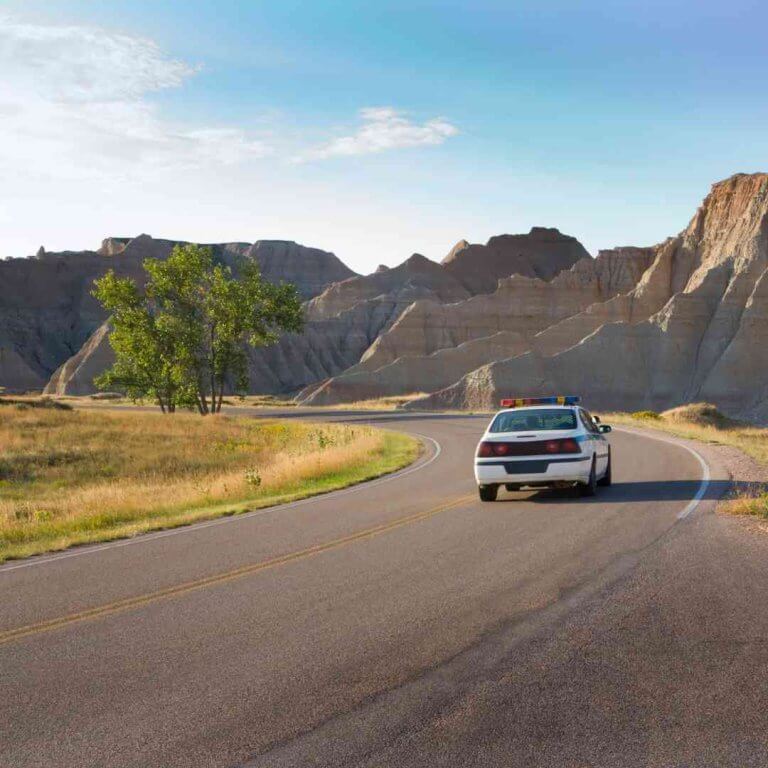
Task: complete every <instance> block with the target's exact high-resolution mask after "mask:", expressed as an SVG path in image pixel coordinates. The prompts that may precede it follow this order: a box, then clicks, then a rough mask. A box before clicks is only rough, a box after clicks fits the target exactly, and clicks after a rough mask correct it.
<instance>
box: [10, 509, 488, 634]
mask: <svg viewBox="0 0 768 768" xmlns="http://www.w3.org/2000/svg"><path fill="white" fill-rule="evenodd" d="M474 498H475V497H474V495H467V496H461V497H459V498H456V499H454V500H453V501H450V502H448V503H445V504H441V505H439V506H437V507H433V508H432V509H428V510H427V511H425V512H417V513H415V514H412V515H406V516H405V517H399V518H397V519H395V520H392V521H391V522H389V523H382V524H381V525H375V526H373V527H372V528H366V529H364V530H362V531H358V532H357V533H351V534H349V535H348V536H342V537H341V538H338V539H333V540H331V541H326V542H324V543H322V544H315V545H314V546H312V547H307V548H306V549H302V550H299V551H298V552H290V553H289V554H287V555H280V556H279V557H273V558H271V559H269V560H262V561H261V562H258V563H251V564H250V565H243V566H240V567H239V568H234V569H233V570H231V571H225V572H224V573H217V574H215V575H214V576H206V577H205V578H202V579H195V580H194V581H186V582H184V583H182V584H177V585H176V586H174V587H167V588H166V589H159V590H157V591H156V592H149V593H147V594H144V595H137V596H136V597H127V598H125V599H123V600H116V601H114V602H112V603H107V604H106V605H99V606H96V607H95V608H89V609H88V610H85V611H80V612H79V613H71V614H69V615H67V616H60V617H58V618H55V619H48V620H47V621H41V622H38V623H36V624H28V625H26V626H23V627H16V628H15V629H7V630H4V631H2V632H0V645H4V644H6V643H10V642H13V641H14V640H21V639H22V638H25V637H30V636H31V635H37V634H40V633H42V632H51V631H52V630H55V629H61V628H62V627H67V626H69V625H70V624H77V623H79V622H81V621H88V620H90V619H97V618H102V617H104V616H111V615H112V614H115V613H121V612H123V611H129V610H131V609H133V608H139V607H141V606H144V605H147V604H149V603H154V602H156V601H158V600H165V599H167V598H170V597H177V596H179V595H184V594H186V593H188V592H193V591H195V590H198V589H204V588H205V587H211V586H214V585H216V584H223V583H225V582H227V581H232V580H234V579H239V578H242V577H243V576H250V575H251V574H254V573H260V572H261V571H268V570H270V569H271V568H278V567H279V566H281V565H288V564H289V563H295V562H296V561H298V560H305V559H307V558H309V557H315V555H320V554H322V553H323V552H329V551H330V550H332V549H339V548H340V547H344V546H346V545H347V544H352V543H353V542H355V541H361V540H362V539H372V538H374V537H376V536H380V535H381V534H383V533H389V531H394V530H395V529H397V528H402V527H403V526H405V525H411V524H412V523H418V522H421V521H422V520H427V519H429V518H430V517H434V516H435V515H439V514H441V513H442V512H447V511H448V510H451V509H455V508H456V507H459V506H461V505H462V504H466V503H468V502H470V501H471V500H473V499H474Z"/></svg>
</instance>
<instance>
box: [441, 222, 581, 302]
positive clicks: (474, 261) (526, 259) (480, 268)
mask: <svg viewBox="0 0 768 768" xmlns="http://www.w3.org/2000/svg"><path fill="white" fill-rule="evenodd" d="M588 258H589V254H588V253H587V251H586V250H585V249H584V246H583V245H582V244H581V243H580V242H579V241H578V240H577V239H576V238H575V237H571V236H570V235H564V234H562V233H561V232H560V231H559V230H557V229H549V228H547V227H533V229H531V231H530V232H529V233H528V234H527V235H498V236H496V237H492V238H491V239H490V240H489V241H488V242H487V243H486V244H485V245H478V244H475V245H470V244H469V243H468V242H467V241H466V240H460V241H459V242H458V243H457V244H456V245H455V246H454V247H453V248H452V249H451V251H450V253H449V254H448V255H447V256H446V257H445V258H444V259H443V261H442V264H443V266H444V267H445V268H446V270H447V271H448V272H450V273H451V274H452V275H453V276H454V277H455V278H456V279H457V280H458V281H459V282H460V283H462V284H463V285H464V286H465V287H466V288H467V290H468V291H469V293H471V294H477V293H492V292H493V291H494V290H496V283H497V282H498V281H499V280H500V279H501V278H502V277H509V276H510V275H522V276H523V277H538V278H540V279H542V280H551V279H552V278H553V277H555V275H557V274H558V273H560V272H562V271H563V270H565V269H570V268H571V267H572V266H573V265H574V264H575V263H576V262H577V261H579V259H588Z"/></svg>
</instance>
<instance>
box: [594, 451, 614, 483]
mask: <svg viewBox="0 0 768 768" xmlns="http://www.w3.org/2000/svg"><path fill="white" fill-rule="evenodd" d="M597 484H598V485H602V486H603V487H607V486H609V485H610V484H611V452H610V451H608V466H607V467H606V468H605V474H604V475H603V476H602V477H601V478H600V479H599V480H598V481H597Z"/></svg>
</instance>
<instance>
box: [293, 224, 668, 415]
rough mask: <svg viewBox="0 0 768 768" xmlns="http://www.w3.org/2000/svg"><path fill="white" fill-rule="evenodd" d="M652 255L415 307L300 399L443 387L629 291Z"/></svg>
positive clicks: (626, 255)
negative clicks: (352, 363) (359, 356)
mask: <svg viewBox="0 0 768 768" xmlns="http://www.w3.org/2000/svg"><path fill="white" fill-rule="evenodd" d="M544 231H547V232H549V231H551V230H544ZM558 234H559V233H558ZM652 257H653V251H652V250H651V249H639V248H627V249H616V250H613V251H603V252H601V253H600V254H599V256H598V257H597V258H596V259H592V258H589V257H587V258H582V259H580V260H579V261H577V262H576V263H575V264H574V265H573V266H572V267H571V268H570V269H569V270H567V271H563V272H560V273H559V274H558V275H557V276H556V277H554V279H552V280H550V281H549V282H547V281H545V280H541V279H537V278H530V277H523V276H521V275H514V276H512V277H509V278H505V279H503V280H501V281H499V283H498V285H497V289H496V291H495V292H494V293H492V294H481V295H479V296H474V297H472V298H470V299H467V300H465V301H461V302H457V303H451V304H439V303H436V302H434V301H419V302H416V303H414V304H412V305H411V306H410V307H408V309H407V310H406V311H405V312H404V313H403V314H402V315H401V316H400V317H399V318H398V320H397V322H395V323H394V325H393V326H392V327H391V328H390V329H389V330H388V331H387V332H385V333H382V334H381V335H380V336H379V337H378V338H377V339H376V341H375V342H374V344H373V345H372V346H371V347H370V348H369V349H368V351H367V352H366V353H365V354H364V355H363V357H362V359H361V361H360V363H359V364H357V365H355V366H353V367H352V368H350V369H348V370H347V371H345V372H344V373H343V374H341V375H339V376H337V377H335V378H333V379H331V380H329V381H327V382H324V383H323V384H322V385H321V386H319V387H316V388H314V389H313V390H311V391H307V392H304V393H302V395H301V397H300V399H301V400H302V402H305V403H306V404H309V405H321V404H322V405H327V404H331V403H338V402H343V401H345V400H360V399H366V398H370V397H380V396H382V395H399V394H407V393H410V392H425V391H433V390H435V389H441V388H442V387H446V386H448V385H449V384H452V383H453V382H455V381H456V380H457V379H459V378H461V376H463V375H464V374H465V373H468V372H469V371H471V370H473V369H474V368H477V367H478V366H480V365H482V364H484V363H488V362H492V361H494V360H499V359H504V358H507V357H510V356H512V355H516V354H520V353H522V352H524V351H526V350H527V349H530V348H531V346H532V345H533V343H534V339H535V337H536V334H538V333H539V332H540V331H542V330H544V329H546V328H549V327H551V326H552V325H554V324H556V323H558V322H559V321H560V320H562V319H564V318H567V317H572V316H573V315H575V314H578V313H580V312H582V311H583V310H585V309H587V308H588V307H589V306H591V305H592V304H594V303H596V302H604V301H606V300H607V299H609V298H611V297H613V296H616V295H617V294H619V293H621V292H624V291H628V290H630V289H631V288H633V287H634V286H635V285H636V284H637V282H638V280H639V279H640V277H641V276H642V274H643V273H644V272H645V270H646V269H647V268H648V266H649V265H650V263H651V260H652Z"/></svg>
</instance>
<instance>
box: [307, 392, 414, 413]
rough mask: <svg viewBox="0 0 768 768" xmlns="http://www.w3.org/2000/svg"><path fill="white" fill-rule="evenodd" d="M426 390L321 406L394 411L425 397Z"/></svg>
mask: <svg viewBox="0 0 768 768" xmlns="http://www.w3.org/2000/svg"><path fill="white" fill-rule="evenodd" d="M424 394H425V393H424V392H412V393H410V394H408V395H392V396H391V397H377V398H373V399H371V400H355V401H354V402H351V403H340V404H339V405H329V406H321V407H328V408H349V409H352V410H364V411H365V410H370V411H393V410H395V409H397V408H399V407H400V406H401V405H405V404H406V403H410V402H411V400H415V399H416V398H417V397H423V396H424Z"/></svg>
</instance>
